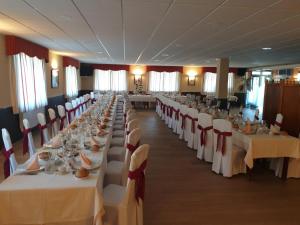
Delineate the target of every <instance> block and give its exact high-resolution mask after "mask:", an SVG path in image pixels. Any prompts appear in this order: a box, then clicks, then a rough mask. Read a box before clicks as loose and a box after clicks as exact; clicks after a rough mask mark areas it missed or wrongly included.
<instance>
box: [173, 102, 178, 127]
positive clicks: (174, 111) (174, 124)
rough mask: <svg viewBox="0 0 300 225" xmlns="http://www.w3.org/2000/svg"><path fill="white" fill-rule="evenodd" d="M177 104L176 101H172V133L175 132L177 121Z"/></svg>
mask: <svg viewBox="0 0 300 225" xmlns="http://www.w3.org/2000/svg"><path fill="white" fill-rule="evenodd" d="M179 106H180V104H179V103H178V102H173V113H172V129H173V132H174V133H177V126H178V122H179V111H180V110H179Z"/></svg>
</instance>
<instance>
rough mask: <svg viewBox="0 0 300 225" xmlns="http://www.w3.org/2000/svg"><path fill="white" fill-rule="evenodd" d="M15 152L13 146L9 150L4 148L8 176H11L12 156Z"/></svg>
mask: <svg viewBox="0 0 300 225" xmlns="http://www.w3.org/2000/svg"><path fill="white" fill-rule="evenodd" d="M13 153H14V150H13V148H11V149H9V150H5V149H4V150H3V155H4V157H5V159H4V177H5V178H7V177H9V176H10V160H9V158H10V156H11V155H12V154H13Z"/></svg>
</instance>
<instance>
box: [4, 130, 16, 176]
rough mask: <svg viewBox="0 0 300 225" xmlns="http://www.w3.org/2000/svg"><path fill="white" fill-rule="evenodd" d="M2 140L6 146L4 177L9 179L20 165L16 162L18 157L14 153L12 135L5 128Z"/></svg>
mask: <svg viewBox="0 0 300 225" xmlns="http://www.w3.org/2000/svg"><path fill="white" fill-rule="evenodd" d="M2 140H3V144H4V152H3V153H4V157H5V161H4V177H5V178H7V177H9V176H10V175H11V174H13V173H14V172H15V171H16V169H17V167H18V163H17V161H16V157H15V154H14V151H13V146H12V144H11V139H10V135H9V133H8V131H7V130H6V129H5V128H3V129H2Z"/></svg>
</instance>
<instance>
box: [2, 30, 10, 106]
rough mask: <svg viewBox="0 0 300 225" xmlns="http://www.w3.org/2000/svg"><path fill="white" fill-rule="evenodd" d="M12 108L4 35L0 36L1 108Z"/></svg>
mask: <svg viewBox="0 0 300 225" xmlns="http://www.w3.org/2000/svg"><path fill="white" fill-rule="evenodd" d="M9 106H11V99H10V83H9V63H8V57H7V56H6V53H5V42H4V35H2V34H0V108H6V107H9Z"/></svg>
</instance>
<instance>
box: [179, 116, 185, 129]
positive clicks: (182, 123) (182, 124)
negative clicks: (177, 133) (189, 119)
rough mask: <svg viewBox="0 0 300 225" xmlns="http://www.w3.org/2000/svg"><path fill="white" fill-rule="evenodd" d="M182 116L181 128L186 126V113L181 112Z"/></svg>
mask: <svg viewBox="0 0 300 225" xmlns="http://www.w3.org/2000/svg"><path fill="white" fill-rule="evenodd" d="M180 116H181V118H182V121H181V129H184V128H185V118H186V115H184V114H182V113H180Z"/></svg>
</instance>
